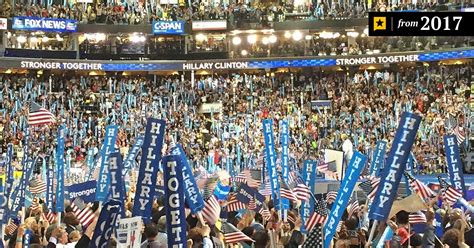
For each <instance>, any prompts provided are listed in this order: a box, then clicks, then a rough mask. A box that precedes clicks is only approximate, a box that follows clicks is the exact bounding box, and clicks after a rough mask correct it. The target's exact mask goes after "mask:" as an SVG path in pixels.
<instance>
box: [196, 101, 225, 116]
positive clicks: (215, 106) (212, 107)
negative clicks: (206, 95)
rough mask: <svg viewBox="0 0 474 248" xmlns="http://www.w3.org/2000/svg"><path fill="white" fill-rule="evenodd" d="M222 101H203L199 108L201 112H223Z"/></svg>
mask: <svg viewBox="0 0 474 248" xmlns="http://www.w3.org/2000/svg"><path fill="white" fill-rule="evenodd" d="M222 110H223V109H222V103H221V102H214V103H203V104H202V105H201V108H199V113H203V114H204V113H205V114H207V113H221V112H222Z"/></svg>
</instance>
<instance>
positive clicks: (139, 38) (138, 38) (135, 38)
mask: <svg viewBox="0 0 474 248" xmlns="http://www.w3.org/2000/svg"><path fill="white" fill-rule="evenodd" d="M128 38H129V39H130V41H131V42H132V43H138V42H145V40H146V37H145V36H144V35H141V34H138V33H133V34H131V35H130V36H129V37H128Z"/></svg>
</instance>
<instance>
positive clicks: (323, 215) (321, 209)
mask: <svg viewBox="0 0 474 248" xmlns="http://www.w3.org/2000/svg"><path fill="white" fill-rule="evenodd" d="M328 214H329V210H328V207H327V203H326V200H325V199H323V198H321V199H319V200H318V201H317V202H316V205H315V208H314V212H313V214H312V215H311V216H310V217H309V218H308V220H307V221H306V230H308V231H310V230H311V229H312V228H313V227H314V226H315V225H316V224H320V225H322V224H324V222H325V221H326V219H327V216H328Z"/></svg>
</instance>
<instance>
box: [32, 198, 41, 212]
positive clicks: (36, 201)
mask: <svg viewBox="0 0 474 248" xmlns="http://www.w3.org/2000/svg"><path fill="white" fill-rule="evenodd" d="M40 208H41V204H40V203H39V199H38V198H37V197H35V198H33V201H31V206H30V210H31V211H33V212H35V211H38V210H39V209H40Z"/></svg>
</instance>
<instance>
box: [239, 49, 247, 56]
mask: <svg viewBox="0 0 474 248" xmlns="http://www.w3.org/2000/svg"><path fill="white" fill-rule="evenodd" d="M240 54H242V56H247V55H248V54H249V53H248V52H247V50H242V52H240Z"/></svg>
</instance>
